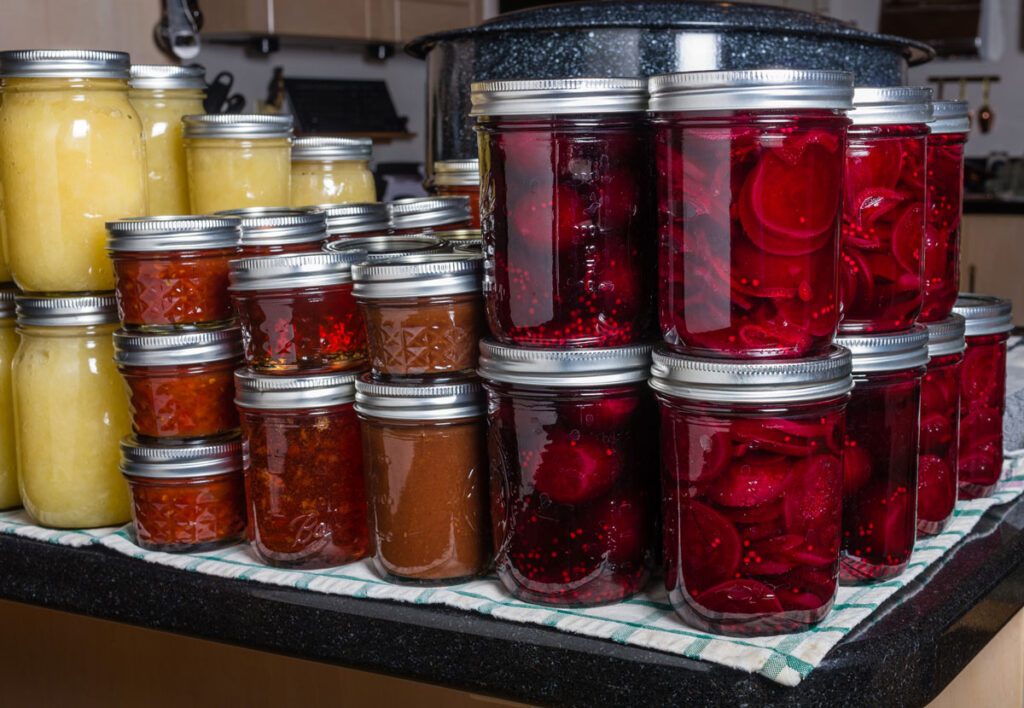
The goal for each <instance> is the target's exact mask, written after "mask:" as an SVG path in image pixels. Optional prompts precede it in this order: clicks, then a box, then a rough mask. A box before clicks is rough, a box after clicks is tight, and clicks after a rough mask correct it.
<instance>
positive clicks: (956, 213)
mask: <svg viewBox="0 0 1024 708" xmlns="http://www.w3.org/2000/svg"><path fill="white" fill-rule="evenodd" d="M966 140H967V136H966V135H965V134H963V133H942V134H938V135H929V136H928V201H927V204H926V210H927V211H926V214H927V225H926V227H925V241H924V302H923V305H922V307H921V317H920V320H921V321H922V322H937V321H939V320H942V319H945V318H946V317H948V316H949V313H951V312H952V311H953V303H955V302H956V296H957V292H958V291H959V289H960V220H961V218H962V215H963V204H964V143H965V142H966Z"/></svg>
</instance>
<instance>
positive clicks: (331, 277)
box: [228, 249, 366, 292]
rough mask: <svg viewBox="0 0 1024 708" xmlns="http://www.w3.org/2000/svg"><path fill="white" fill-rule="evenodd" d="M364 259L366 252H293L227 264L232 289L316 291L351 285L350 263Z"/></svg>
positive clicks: (356, 250)
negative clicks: (300, 289) (313, 289)
mask: <svg viewBox="0 0 1024 708" xmlns="http://www.w3.org/2000/svg"><path fill="white" fill-rule="evenodd" d="M364 260H366V251H361V250H358V249H353V250H351V251H342V252H341V253H325V252H319V253H296V254H294V255H285V254H282V255H276V256H256V257H254V258H239V259H238V260H234V261H231V262H230V263H228V269H229V270H228V277H229V278H230V280H231V290H232V291H234V292H239V291H241V292H244V291H252V290H281V289H285V288H317V287H323V286H329V285H341V284H342V283H351V282H352V264H354V263H360V262H362V261H364Z"/></svg>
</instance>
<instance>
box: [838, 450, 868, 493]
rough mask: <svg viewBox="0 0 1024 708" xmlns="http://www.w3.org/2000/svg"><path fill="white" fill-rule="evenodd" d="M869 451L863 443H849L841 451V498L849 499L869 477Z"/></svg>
mask: <svg viewBox="0 0 1024 708" xmlns="http://www.w3.org/2000/svg"><path fill="white" fill-rule="evenodd" d="M872 466H873V465H872V462H871V453H869V452H868V451H867V450H866V449H865V448H864V446H863V445H857V444H855V443H854V444H850V445H847V446H846V450H845V451H844V452H843V499H849V498H850V497H852V496H853V495H854V494H856V493H857V492H858V491H860V489H861V487H863V486H864V485H865V484H867V483H868V480H869V479H871V470H872Z"/></svg>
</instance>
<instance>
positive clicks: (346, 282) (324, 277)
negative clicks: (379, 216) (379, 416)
mask: <svg viewBox="0 0 1024 708" xmlns="http://www.w3.org/2000/svg"><path fill="white" fill-rule="evenodd" d="M365 258H366V251H362V250H358V249H353V250H349V251H344V252H341V253H300V254H294V255H276V256H259V257H256V258H241V259H239V260H236V261H231V297H232V299H233V300H234V303H235V309H236V310H237V311H238V321H239V324H240V325H241V328H242V342H243V344H244V345H245V363H246V365H247V366H248V367H249V368H250V369H252V370H254V371H259V372H262V373H267V374H294V373H314V372H321V371H335V370H339V369H349V368H352V367H354V366H361V365H362V364H363V363H364V360H365V359H366V327H365V325H364V324H363V315H362V313H360V311H359V307H358V305H357V304H356V300H355V297H354V296H353V295H352V264H353V263H358V262H360V261H362V260H364V259H365Z"/></svg>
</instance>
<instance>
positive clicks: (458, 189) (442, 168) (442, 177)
mask: <svg viewBox="0 0 1024 708" xmlns="http://www.w3.org/2000/svg"><path fill="white" fill-rule="evenodd" d="M430 191H431V193H432V194H434V195H435V196H438V197H466V198H468V199H469V227H470V228H471V229H479V228H480V160H441V161H439V162H435V163H434V170H433V176H432V178H431V180H430Z"/></svg>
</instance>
